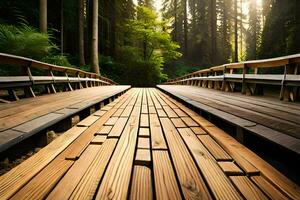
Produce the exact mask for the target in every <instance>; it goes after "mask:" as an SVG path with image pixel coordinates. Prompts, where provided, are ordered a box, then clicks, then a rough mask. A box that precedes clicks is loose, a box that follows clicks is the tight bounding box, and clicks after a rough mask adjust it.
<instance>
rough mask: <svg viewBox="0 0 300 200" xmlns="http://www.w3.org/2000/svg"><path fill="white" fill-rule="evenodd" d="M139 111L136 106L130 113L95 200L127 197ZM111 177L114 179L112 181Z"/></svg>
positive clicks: (139, 108)
mask: <svg viewBox="0 0 300 200" xmlns="http://www.w3.org/2000/svg"><path fill="white" fill-rule="evenodd" d="M140 110H141V107H140V106H138V107H135V108H134V109H133V111H132V114H131V116H130V118H129V121H128V123H127V125H126V126H125V128H124V131H123V133H122V135H121V137H120V139H119V142H118V145H117V147H116V149H115V152H114V154H113V156H112V158H111V161H110V164H109V165H108V168H107V170H106V173H105V175H104V177H103V180H102V182H101V185H100V187H99V190H98V192H97V196H96V199H105V198H109V197H111V196H113V197H114V198H116V199H125V198H126V197H127V194H128V185H129V182H130V177H131V172H132V163H133V159H134V151H135V146H136V141H137V134H138V125H139V118H140ZM111 177H115V178H114V179H112V178H111ZM117 183H122V184H117Z"/></svg>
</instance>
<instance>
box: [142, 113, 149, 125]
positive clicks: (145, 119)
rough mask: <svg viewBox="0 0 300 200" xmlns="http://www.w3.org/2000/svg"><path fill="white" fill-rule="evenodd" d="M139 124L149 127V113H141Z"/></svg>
mask: <svg viewBox="0 0 300 200" xmlns="http://www.w3.org/2000/svg"><path fill="white" fill-rule="evenodd" d="M140 126H141V127H149V115H148V114H141V120H140Z"/></svg>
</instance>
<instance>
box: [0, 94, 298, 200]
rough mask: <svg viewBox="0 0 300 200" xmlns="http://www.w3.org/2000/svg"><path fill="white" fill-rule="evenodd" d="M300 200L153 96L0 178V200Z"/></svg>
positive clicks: (139, 97)
mask: <svg viewBox="0 0 300 200" xmlns="http://www.w3.org/2000/svg"><path fill="white" fill-rule="evenodd" d="M7 198H11V199H128V198H129V199H136V200H144V199H163V200H165V199H170V200H175V199H229V200H233V199H244V198H245V199H269V198H272V199H290V198H292V199H300V190H299V187H298V186H297V185H295V184H294V183H293V182H291V181H290V180H288V179H287V178H286V177H284V176H283V175H282V174H280V173H279V172H278V171H277V170H275V169H274V168H272V167H271V166H270V165H269V164H267V163H266V162H265V161H264V160H262V159H261V158H260V157H258V156H257V155H256V154H254V153H253V152H251V151H250V150H249V149H247V148H246V147H244V146H243V145H241V144H240V143H238V142H237V141H236V140H235V139H234V138H232V137H231V136H229V135H228V134H227V133H225V132H224V131H222V130H221V129H219V128H217V127H216V126H214V125H213V124H212V123H210V122H208V121H207V120H205V119H204V118H202V117H200V116H199V115H198V114H197V113H195V112H194V111H192V110H190V109H189V108H187V107H185V106H184V105H182V104H181V103H179V102H177V101H175V100H174V99H172V98H170V97H169V96H167V95H166V94H164V93H162V92H160V91H159V90H157V89H154V88H133V89H130V90H129V91H127V92H126V93H125V94H124V95H122V96H120V97H119V98H117V99H116V100H115V101H113V102H112V103H110V104H108V105H106V106H105V107H103V108H102V109H101V110H99V111H97V112H95V113H94V114H92V115H91V116H89V117H87V118H86V119H84V120H83V121H81V122H80V123H79V124H77V126H74V127H73V128H71V129H70V130H69V131H67V132H66V133H64V134H63V135H61V136H60V137H59V138H57V139H56V140H54V141H53V142H52V143H50V144H49V145H48V146H46V147H45V148H43V149H42V150H41V151H39V152H38V153H37V154H35V155H34V156H32V157H31V158H29V159H28V160H26V161H25V162H23V163H22V164H21V165H19V166H17V167H16V168H14V169H12V170H11V171H10V172H8V173H7V174H5V175H3V176H2V177H0V199H7Z"/></svg>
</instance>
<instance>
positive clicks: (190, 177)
mask: <svg viewBox="0 0 300 200" xmlns="http://www.w3.org/2000/svg"><path fill="white" fill-rule="evenodd" d="M160 121H161V124H162V127H163V130H164V133H165V136H166V140H167V143H168V146H169V148H170V153H171V156H172V159H173V162H174V166H175V169H176V174H177V176H178V179H179V182H180V186H181V189H182V192H183V195H184V197H185V198H187V199H190V198H195V197H198V198H202V199H211V196H210V194H209V191H208V189H207V187H206V185H205V183H204V181H203V179H202V177H201V175H200V173H199V171H198V169H197V166H196V165H195V163H194V161H193V159H192V157H191V156H190V153H189V151H188V149H187V148H186V146H185V144H184V142H183V140H182V139H181V137H180V135H179V133H178V131H177V130H176V128H175V127H174V126H173V124H172V122H171V120H170V119H169V118H160Z"/></svg>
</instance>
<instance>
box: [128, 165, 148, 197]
mask: <svg viewBox="0 0 300 200" xmlns="http://www.w3.org/2000/svg"><path fill="white" fill-rule="evenodd" d="M152 192H153V191H152V180H151V169H149V168H148V167H144V166H138V165H136V166H134V168H133V176H132V184H131V191H130V197H129V199H131V200H142V199H143V200H151V199H153V196H152Z"/></svg>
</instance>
